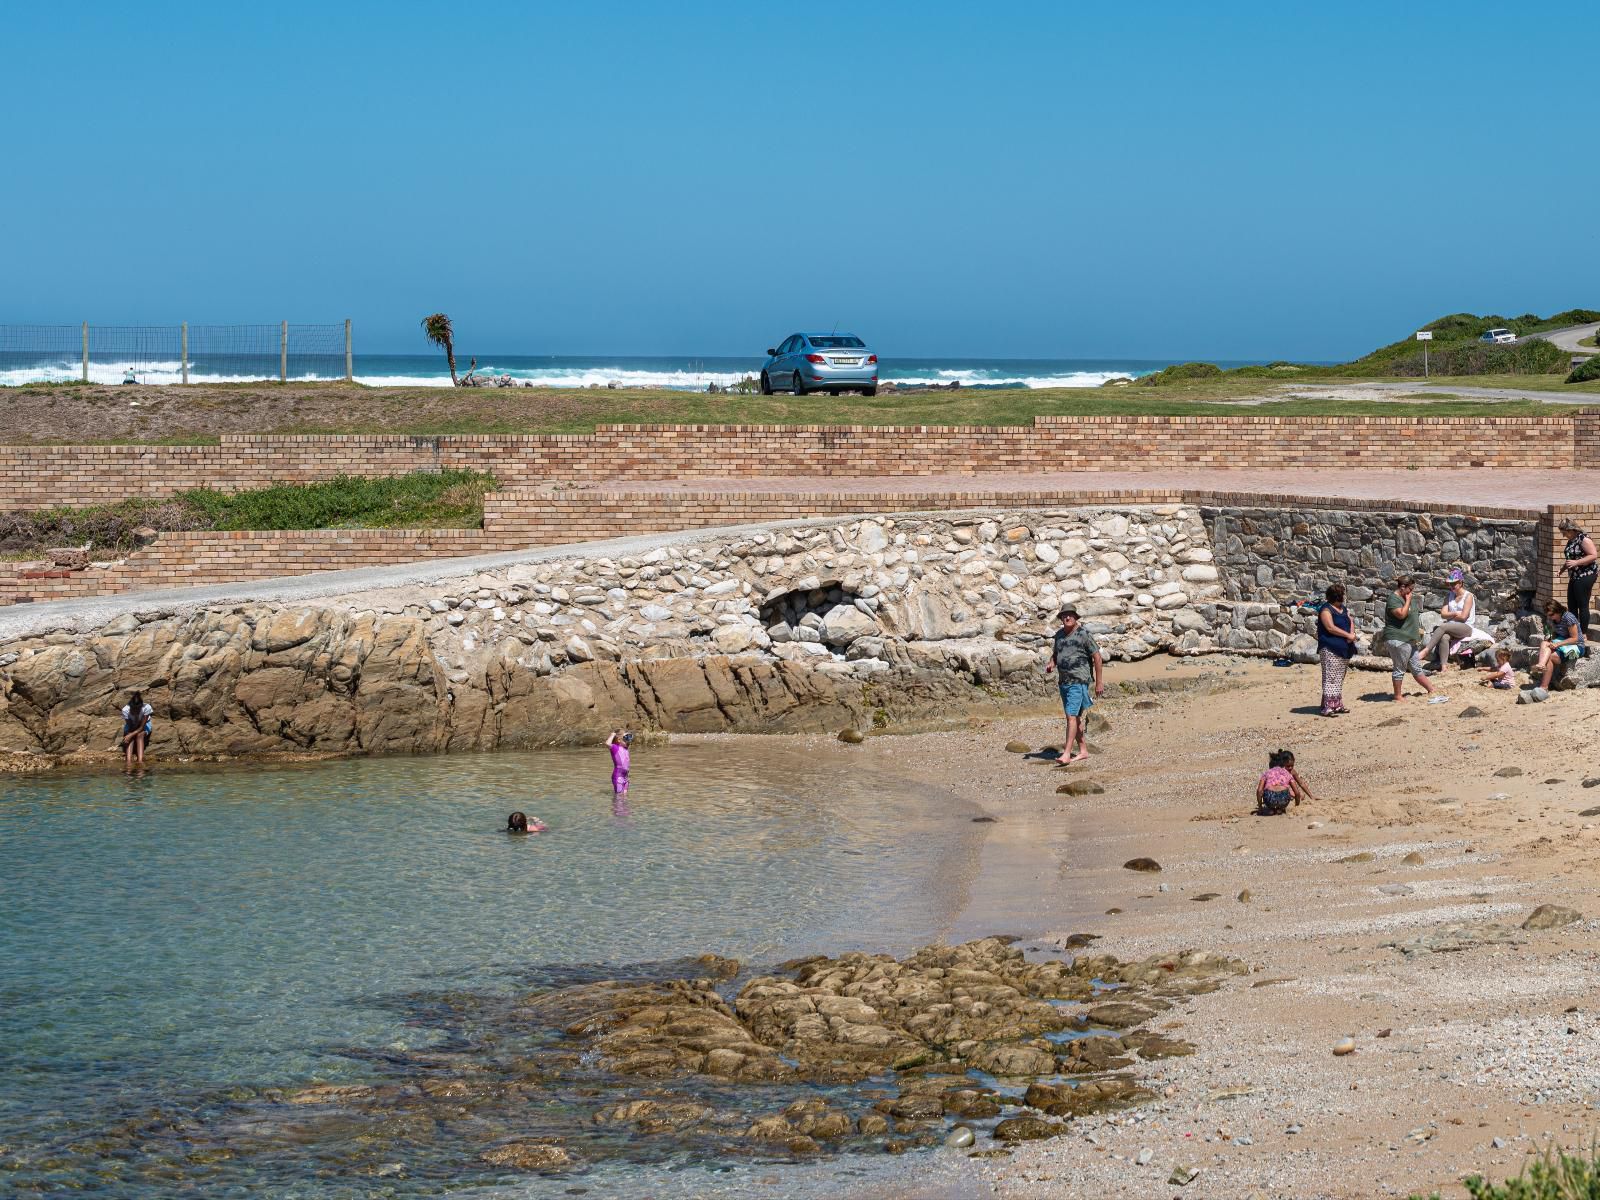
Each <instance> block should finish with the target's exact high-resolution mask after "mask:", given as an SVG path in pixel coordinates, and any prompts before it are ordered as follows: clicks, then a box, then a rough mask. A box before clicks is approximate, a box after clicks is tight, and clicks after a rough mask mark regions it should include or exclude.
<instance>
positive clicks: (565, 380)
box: [356, 363, 758, 392]
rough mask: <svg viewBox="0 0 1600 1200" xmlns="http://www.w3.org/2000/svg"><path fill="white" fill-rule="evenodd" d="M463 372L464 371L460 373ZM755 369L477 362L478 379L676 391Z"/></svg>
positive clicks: (434, 383)
mask: <svg viewBox="0 0 1600 1200" xmlns="http://www.w3.org/2000/svg"><path fill="white" fill-rule="evenodd" d="M463 373H464V372H463ZM757 374H758V372H754V371H751V372H744V371H639V370H625V369H622V368H615V369H612V368H607V367H583V368H576V367H549V368H543V369H540V368H535V369H532V370H530V369H528V368H526V367H523V368H520V369H519V368H509V369H506V370H501V369H499V368H497V367H494V366H492V365H488V366H486V365H484V364H483V363H479V364H478V370H477V376H478V378H479V379H492V378H497V377H499V376H502V375H509V376H511V378H512V379H514V380H516V381H517V383H518V385H521V384H522V383H524V382H527V383H531V384H533V385H534V386H535V387H552V388H587V387H601V388H603V387H609V386H611V385H612V384H615V385H616V386H617V387H620V388H656V389H666V390H669V391H678V392H703V391H705V390H706V388H707V387H708V386H709V385H710V384H713V383H715V384H716V385H717V386H719V387H731V386H732V385H734V384H736V383H738V382H739V381H740V380H741V379H746V378H749V379H754V378H756V377H757ZM356 381H357V382H358V383H364V384H367V385H368V386H369V387H449V386H450V376H449V375H448V374H442V375H363V374H359V373H358V374H357V375H356Z"/></svg>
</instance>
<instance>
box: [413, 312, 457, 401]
mask: <svg viewBox="0 0 1600 1200" xmlns="http://www.w3.org/2000/svg"><path fill="white" fill-rule="evenodd" d="M422 332H423V333H425V334H427V335H428V340H429V341H430V342H432V343H433V344H434V345H435V346H442V347H444V357H445V361H446V362H448V363H449V364H450V382H451V384H452V385H459V384H460V382H461V381H460V380H458V379H457V378H456V331H455V330H454V329H453V328H451V325H450V318H449V317H447V316H445V315H444V314H443V313H434V314H433V315H432V316H431V317H423V318H422Z"/></svg>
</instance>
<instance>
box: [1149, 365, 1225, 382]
mask: <svg viewBox="0 0 1600 1200" xmlns="http://www.w3.org/2000/svg"><path fill="white" fill-rule="evenodd" d="M1221 377H1222V368H1221V367H1219V366H1216V365H1214V364H1213V363H1205V362H1188V363H1179V364H1178V365H1177V366H1172V367H1163V368H1162V369H1161V370H1159V371H1157V372H1155V373H1154V374H1153V375H1146V376H1144V377H1142V378H1141V379H1140V380H1139V386H1140V387H1161V386H1162V385H1163V384H1167V383H1177V382H1179V381H1180V380H1185V379H1220V378H1221Z"/></svg>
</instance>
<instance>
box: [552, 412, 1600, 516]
mask: <svg viewBox="0 0 1600 1200" xmlns="http://www.w3.org/2000/svg"><path fill="white" fill-rule="evenodd" d="M1462 430H1463V433H1464V434H1470V428H1469V427H1466V426H1463V427H1462ZM1466 450H1467V447H1465V446H1463V450H1462V452H1463V454H1465V453H1466ZM579 490H581V491H595V492H617V493H628V492H739V493H745V494H750V493H755V494H759V495H798V494H805V493H814V492H828V493H838V492H844V493H847V494H848V493H851V492H860V493H864V494H866V493H872V494H885V493H887V494H903V493H906V492H966V493H971V492H1019V491H1082V492H1117V491H1150V490H1163V491H1165V490H1173V491H1190V490H1194V491H1217V492H1255V493H1260V494H1264V495H1280V496H1306V497H1318V498H1333V499H1345V500H1397V501H1404V502H1408V503H1419V504H1441V505H1448V504H1465V505H1478V506H1487V507H1492V508H1528V509H1539V510H1543V509H1544V508H1545V507H1546V506H1548V505H1551V504H1568V503H1579V502H1582V503H1588V502H1589V501H1591V500H1592V499H1593V498H1594V497H1595V496H1596V495H1600V470H1594V471H1500V470H1490V469H1486V468H1482V467H1463V468H1461V469H1459V470H1453V471H1371V470H1355V469H1350V470H1336V469H1330V470H1326V471H1299V470H1277V471H1269V470H1243V471H1217V470H1195V471H1058V472H1047V473H1040V474H1027V475H896V476H882V475H878V476H857V477H840V476H804V475H796V476H782V477H771V478H767V479H675V480H653V481H647V482H641V481H634V480H611V481H600V482H597V483H593V484H585V485H584V486H583V487H582V488H581V489H579Z"/></svg>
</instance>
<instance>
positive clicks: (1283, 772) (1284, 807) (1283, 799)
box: [1256, 750, 1316, 817]
mask: <svg viewBox="0 0 1600 1200" xmlns="http://www.w3.org/2000/svg"><path fill="white" fill-rule="evenodd" d="M1315 799H1316V797H1315V796H1313V795H1312V794H1311V789H1310V788H1308V787H1307V786H1306V783H1305V780H1303V779H1301V778H1300V774H1299V772H1297V771H1296V770H1295V769H1294V755H1293V754H1292V753H1290V752H1289V751H1288V750H1274V751H1273V752H1272V754H1271V755H1270V756H1268V758H1267V769H1266V771H1264V772H1263V773H1262V775H1261V778H1260V779H1259V780H1257V782H1256V813H1257V815H1259V816H1264V817H1276V816H1282V815H1283V814H1284V813H1286V812H1288V811H1289V805H1290V803H1294V804H1299V803H1300V802H1301V801H1302V800H1315Z"/></svg>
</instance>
